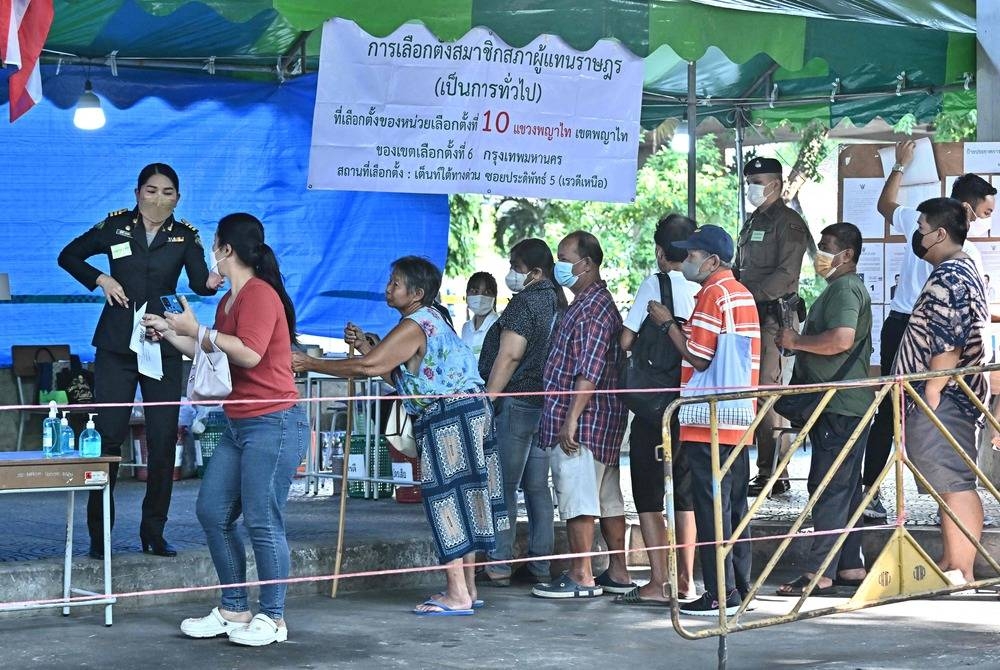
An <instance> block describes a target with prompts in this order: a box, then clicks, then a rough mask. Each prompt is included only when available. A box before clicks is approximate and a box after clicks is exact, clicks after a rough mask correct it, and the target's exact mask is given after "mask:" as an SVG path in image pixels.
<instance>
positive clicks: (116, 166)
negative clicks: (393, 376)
mask: <svg viewBox="0 0 1000 670" xmlns="http://www.w3.org/2000/svg"><path fill="white" fill-rule="evenodd" d="M6 76H7V75H6V74H4V75H2V76H0V91H3V94H2V95H3V98H5V97H6V95H5V94H6V89H7V82H6ZM90 79H91V81H92V82H93V87H94V92H95V93H97V94H98V96H100V97H101V99H102V101H103V103H104V104H103V108H104V111H105V114H106V115H107V125H106V126H105V127H104V128H103V129H101V130H98V131H91V132H88V131H82V130H78V129H76V128H75V127H74V126H73V123H72V116H73V105H74V104H75V102H76V99H77V98H78V97H79V94H80V93H81V92H82V91H83V85H84V80H85V73H84V72H83V71H82V70H81V69H80V68H73V70H72V71H71V72H67V71H66V69H65V68H64V69H63V72H62V73H61V74H59V75H56V74H55V69H54V68H49V67H46V68H45V69H44V76H43V82H44V83H43V87H44V90H45V95H46V100H45V101H44V102H43V103H41V104H40V105H38V106H37V107H35V108H34V109H32V110H31V111H30V112H29V113H28V114H26V115H25V116H23V117H22V118H21V119H20V120H19V121H17V122H16V123H14V124H8V123H6V117H7V110H6V109H5V108H3V107H0V115H2V118H3V119H4V122H3V123H0V178H2V179H0V184H2V185H0V272H7V273H9V274H10V284H11V292H12V293H13V294H14V300H13V302H10V303H0V365H9V364H10V346H11V345H12V344H34V343H65V344H69V345H70V346H71V347H72V350H73V351H74V352H78V353H80V354H81V356H82V357H83V358H84V360H89V359H91V358H92V355H93V349H92V348H91V346H90V339H91V336H92V334H93V329H94V326H95V324H96V322H97V318H98V315H99V313H100V309H101V304H100V297H101V293H100V290H99V289H98V290H97V291H95V292H94V293H88V292H87V291H86V289H84V288H83V287H82V286H80V285H79V284H78V283H76V282H75V281H74V280H73V279H72V278H71V277H70V276H69V275H68V274H66V273H65V272H63V271H62V270H61V269H60V268H59V267H58V265H57V264H56V257H57V255H58V254H59V251H60V249H62V247H63V246H64V245H65V244H66V243H67V242H68V241H69V240H71V239H72V238H73V237H75V236H77V235H79V234H80V233H82V232H83V231H85V230H86V229H87V228H88V227H90V226H93V225H94V224H95V223H97V222H98V221H100V220H101V219H103V218H104V217H105V216H106V214H107V213H108V212H109V211H113V210H116V209H120V208H123V207H132V206H134V204H135V196H134V194H133V190H134V189H135V187H136V177H137V175H138V172H139V170H140V169H142V167H143V166H144V165H146V164H147V163H151V162H156V161H160V162H165V163H169V164H170V165H172V166H173V167H174V168H175V169H176V170H177V173H178V175H179V178H180V182H181V183H180V191H181V195H182V197H181V201H180V203H179V205H178V208H177V216H178V217H183V218H185V219H187V220H188V221H190V222H191V223H192V224H193V225H195V226H196V227H198V228H199V229H200V230H201V233H202V238H203V240H204V242H205V247H206V251H205V253H206V257H208V255H209V253H210V252H209V247H210V246H211V241H212V235H213V231H214V228H215V222H217V221H218V220H219V218H220V217H221V216H223V215H225V214H228V213H230V212H235V211H247V212H250V213H252V214H254V215H255V216H258V217H259V218H261V220H262V221H263V222H264V225H265V229H266V234H267V238H268V242H269V243H270V244H271V245H272V246H273V248H274V249H275V252H276V253H277V255H278V259H279V262H280V264H281V269H282V274H283V275H284V276H285V281H286V285H287V287H288V290H289V292H290V294H291V296H292V299H293V300H294V301H295V305H296V309H297V311H298V327H299V332H301V333H307V334H311V335H322V336H328V337H331V336H332V337H337V336H339V335H340V334H341V333H342V332H343V326H344V323H345V322H346V321H347V320H352V321H354V322H356V323H358V324H360V325H363V326H364V327H365V328H368V329H371V330H375V331H378V332H385V331H387V330H388V329H389V328H391V327H392V326H393V325H394V324H395V323H396V321H397V319H398V315H397V313H396V312H395V311H393V310H390V309H389V308H387V307H386V306H385V301H384V297H383V292H384V287H385V282H386V279H387V277H388V267H389V263H390V262H391V261H392V260H393V259H395V258H397V257H399V256H401V255H405V254H418V255H424V256H427V257H429V258H430V259H431V260H433V261H434V262H435V263H436V264H438V265H439V266H443V263H444V261H445V257H446V253H447V245H448V201H447V198H446V197H445V196H443V195H410V194H380V193H362V192H339V191H312V190H309V189H307V186H306V181H307V180H306V173H307V167H308V161H309V141H310V134H311V126H312V115H313V103H314V99H315V89H316V79H315V76H306V77H302V78H299V79H296V80H294V81H289V82H286V83H284V84H274V83H254V82H247V81H245V80H243V81H238V80H233V79H227V78H224V77H211V78H210V77H207V76H204V75H202V76H187V75H182V74H175V73H164V72H153V71H148V70H147V71H127V70H124V69H123V70H121V71H120V76H119V77H111V76H110V75H109V74H108V73H106V72H102V73H100V74H97V73H95V74H94V75H93V76H91V77H90ZM92 262H93V263H94V264H95V265H96V266H97V267H106V264H105V261H104V259H102V258H100V257H95V258H94V259H92ZM178 292H179V293H181V294H190V291H189V289H188V288H187V279H186V277H184V276H183V275H182V276H181V282H180V284H179V286H178ZM215 302H216V301H215V299H209V300H207V301H204V302H201V303H198V307H197V310H198V312H199V318H201V319H202V320H204V321H211V319H212V317H213V315H214V311H213V310H214V308H215Z"/></svg>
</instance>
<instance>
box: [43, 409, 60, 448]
mask: <svg viewBox="0 0 1000 670" xmlns="http://www.w3.org/2000/svg"><path fill="white" fill-rule="evenodd" d="M42 455H43V456H45V457H51V456H58V455H59V414H58V410H57V409H56V401H55V400H51V401H49V416H48V418H46V419H45V420H44V421H42Z"/></svg>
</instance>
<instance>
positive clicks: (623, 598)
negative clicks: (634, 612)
mask: <svg viewBox="0 0 1000 670" xmlns="http://www.w3.org/2000/svg"><path fill="white" fill-rule="evenodd" d="M612 602H613V603H614V604H615V605H630V606H634V607H659V608H664V607H665V608H667V609H670V601H669V600H653V599H652V598H643V597H642V596H640V595H639V587H638V586H637V587H635V588H634V589H632V590H631V591H629V592H628V593H622V594H620V595H617V596H615V599H614V600H613V601H612Z"/></svg>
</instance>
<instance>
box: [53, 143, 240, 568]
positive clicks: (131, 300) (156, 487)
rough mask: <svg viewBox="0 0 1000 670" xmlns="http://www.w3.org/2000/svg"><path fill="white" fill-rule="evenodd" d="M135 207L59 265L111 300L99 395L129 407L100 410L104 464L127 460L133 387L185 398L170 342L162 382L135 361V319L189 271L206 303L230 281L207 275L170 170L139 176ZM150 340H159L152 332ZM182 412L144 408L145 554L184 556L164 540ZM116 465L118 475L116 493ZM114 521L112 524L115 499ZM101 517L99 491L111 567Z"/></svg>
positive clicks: (75, 244) (93, 498) (158, 168)
mask: <svg viewBox="0 0 1000 670" xmlns="http://www.w3.org/2000/svg"><path fill="white" fill-rule="evenodd" d="M135 197H136V206H135V208H134V209H122V210H119V211H117V212H112V213H110V214H108V216H107V218H105V219H104V220H103V221H101V222H99V223H98V224H97V225H96V226H94V227H93V228H91V229H90V230H88V231H87V232H85V233H83V234H82V235H80V236H79V237H77V238H76V239H75V240H73V241H72V242H70V243H69V244H67V245H66V248H64V249H63V250H62V252H61V253H60V254H59V266H60V267H62V268H63V269H64V270H66V271H67V272H69V273H70V274H71V275H72V276H73V278H74V279H76V280H77V281H78V282H80V283H81V284H83V285H84V286H85V287H87V289H88V290H91V291H92V290H94V289H95V288H97V287H100V288H101V290H102V291H103V292H104V298H105V305H104V310H103V311H102V312H101V317H100V320H99V321H98V322H97V328H96V330H95V331H94V339H93V342H92V344H93V345H94V347H95V348H96V350H97V353H96V356H95V360H94V396H95V401H96V402H99V403H123V404H122V406H120V407H108V408H102V409H101V410H100V411H99V412H98V414H97V420H96V424H97V430H98V432H99V433H100V434H101V448H102V451H103V452H104V455H106V456H121V455H122V453H121V452H122V449H121V447H122V443H123V442H124V441H125V440H126V438H127V437H128V427H129V415H130V414H131V408H130V407H129V404H130V403H132V401H133V400H134V399H135V388H136V385H137V384H138V385H139V386H140V387H141V388H142V398H143V400H144V401H147V402H177V401H178V400H180V396H181V382H182V380H181V354H180V352H179V351H177V349H175V348H174V347H173V346H172V345H171V344H170V343H169V342H167V341H166V340H162V341H160V358H161V361H162V365H163V378H162V379H159V380H156V379H151V378H150V377H146V376H142V375H140V374H139V370H138V362H137V360H136V354H135V353H134V352H133V351H132V350H131V349H130V348H129V343H130V340H131V337H132V320H133V315H134V313H135V310H136V309H137V308H139V307H140V306H141V305H143V304H145V305H146V310H147V311H148V312H149V313H152V314H163V305H162V304H161V302H160V298H161V297H162V296H165V295H172V294H173V293H174V292H175V291H176V290H177V280H178V278H179V276H180V273H181V270H182V269H183V270H185V271H186V272H187V276H188V282H189V284H190V286H191V290H193V291H194V292H195V293H197V294H199V295H204V296H209V295H215V292H216V289H217V288H218V287H219V286H220V285H221V284H222V281H223V279H222V277H221V276H220V275H218V274H217V273H215V272H209V268H208V266H207V264H206V262H205V250H204V248H203V247H202V242H201V238H200V237H199V236H198V231H197V230H196V229H195V228H194V227H193V226H191V225H190V224H189V223H187V222H186V221H184V220H183V219H181V220H177V219H175V218H174V215H173V212H174V207H175V206H176V205H177V201H178V200H179V199H180V188H179V183H178V179H177V173H176V172H174V170H173V168H171V167H170V166H169V165H165V164H163V163H153V164H151V165H147V166H146V167H145V168H143V170H142V171H141V172H140V173H139V180H138V185H137V187H136V189H135ZM93 256H104V257H105V258H106V262H107V267H108V270H107V272H103V271H101V270H100V269H99V268H96V267H94V266H93V265H91V264H90V263H89V262H88V259H89V258H91V257H93ZM147 337H150V339H156V338H155V336H153V335H152V334H151V333H149V332H148V331H147ZM178 410H179V407H178V406H177V405H173V406H159V407H146V408H145V412H144V414H145V424H146V425H145V428H146V447H147V451H148V455H149V457H148V460H147V473H148V475H147V479H146V497H145V498H144V499H143V501H142V521H141V523H140V526H139V539H140V542H141V544H142V549H143V551H145V552H148V553H152V554H156V555H158V556H174V555H176V550H175V549H174V548H173V547H172V546H171V545H170V544H169V543H168V542H167V541H166V540H165V539H164V537H163V527H164V525H165V524H166V522H167V511H168V509H169V507H170V496H171V492H172V490H173V470H174V449H175V445H176V444H177V418H178V416H177V415H178ZM117 476H118V466H117V465H112V466H111V477H110V479H111V488H112V492H113V491H114V486H115V481H116V479H117ZM111 510H112V512H111V522H112V524H113V523H114V499H112V507H111ZM103 525H104V524H103V515H102V512H101V494H100V492H97V491H92V492H91V494H90V500H89V501H88V504H87V526H88V528H89V530H90V556H91V557H93V558H103V556H104V543H103V537H104V535H103V532H104V531H103Z"/></svg>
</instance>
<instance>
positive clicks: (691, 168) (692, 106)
mask: <svg viewBox="0 0 1000 670" xmlns="http://www.w3.org/2000/svg"><path fill="white" fill-rule="evenodd" d="M696 81H697V65H696V64H695V61H693V60H692V61H688V90H687V124H688V173H687V177H688V188H687V196H688V218H689V219H691V220H692V221H695V220H696V219H695V213H694V210H695V206H694V203H695V176H696V175H697V174H698V167H697V165H695V160H696V158H697V153H698V151H697V144H698V142H697V140H698V133H697V129H698V111H697V105H698V94H697V92H696V91H695V82H696Z"/></svg>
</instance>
